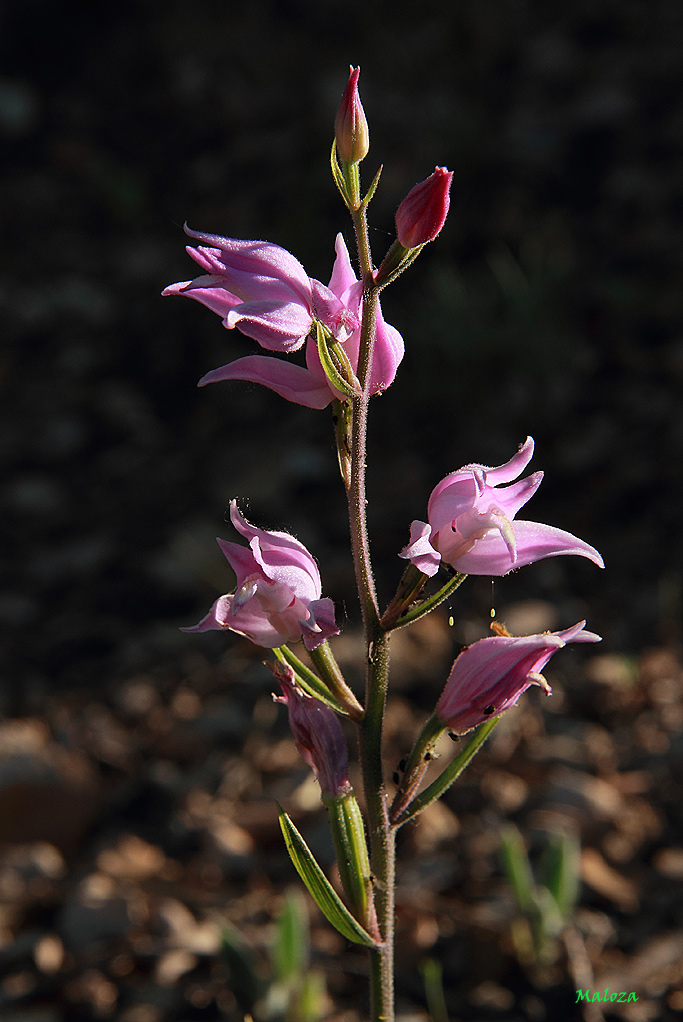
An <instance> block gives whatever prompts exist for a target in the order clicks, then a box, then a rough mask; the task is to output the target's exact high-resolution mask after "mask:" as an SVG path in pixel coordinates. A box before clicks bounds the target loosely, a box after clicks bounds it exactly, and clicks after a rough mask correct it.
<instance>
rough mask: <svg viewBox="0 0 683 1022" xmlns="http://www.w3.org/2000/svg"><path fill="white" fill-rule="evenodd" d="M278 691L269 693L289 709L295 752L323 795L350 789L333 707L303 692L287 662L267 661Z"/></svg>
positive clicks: (335, 795) (336, 794) (343, 745)
mask: <svg viewBox="0 0 683 1022" xmlns="http://www.w3.org/2000/svg"><path fill="white" fill-rule="evenodd" d="M271 670H272V671H273V674H274V675H275V677H276V678H277V679H278V681H279V682H280V687H281V688H282V693H283V694H282V695H281V696H276V695H273V699H274V701H275V702H276V703H284V704H285V706H286V707H287V710H288V712H289V726H290V727H291V729H292V734H293V735H294V742H295V744H296V747H297V751H298V752H299V755H300V756H301V757H302V759H303V760H304V762H306V763H308V765H309V766H310V767H311V769H312V770H313V772H314V774H315V776H316V777H317V778H318V782H319V784H320V790H321V791H322V793H323V795H328V796H331V797H332V798H338V797H339V796H340V795H344V794H346V793H347V792H350V791H351V784H350V783H349V760H348V751H347V747H346V739H345V738H344V732H343V730H342V726H341V724H340V723H339V718H338V717H337V715H336V713H335V712H334V710H331V709H330V707H329V706H325V704H324V703H321V702H320V700H319V699H313V698H312V696H309V695H307V694H306V693H305V692H303V691H302V690H301V689H300V688H299V686H298V685H297V684H296V682H295V680H294V672H293V671H292V669H291V667H289V666H288V665H287V664H274V665H271Z"/></svg>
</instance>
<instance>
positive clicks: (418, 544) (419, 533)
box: [398, 520, 441, 577]
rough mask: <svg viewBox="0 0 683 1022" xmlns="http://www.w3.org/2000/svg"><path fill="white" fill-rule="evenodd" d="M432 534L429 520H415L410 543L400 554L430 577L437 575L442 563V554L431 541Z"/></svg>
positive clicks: (411, 528)
mask: <svg viewBox="0 0 683 1022" xmlns="http://www.w3.org/2000/svg"><path fill="white" fill-rule="evenodd" d="M431 534H432V528H431V526H430V525H428V524H427V522H420V521H417V520H416V521H414V522H413V523H412V525H411V526H410V543H408V545H407V546H404V547H403V550H401V552H400V554H399V555H398V556H399V557H402V558H403V559H404V560H406V561H410V562H411V564H414V565H415V567H416V568H417V570H418V571H421V572H423V574H425V575H429V576H430V577H431V576H432V575H436V573H437V571H438V570H439V565H440V564H441V554H440V553H439V552H438V551H437V550H435V549H434V547H433V546H432V544H431V543H430V542H429V538H430V536H431Z"/></svg>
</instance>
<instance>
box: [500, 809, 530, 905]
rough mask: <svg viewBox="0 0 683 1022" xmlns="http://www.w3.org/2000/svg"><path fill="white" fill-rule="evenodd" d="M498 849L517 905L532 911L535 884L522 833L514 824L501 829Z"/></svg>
mask: <svg viewBox="0 0 683 1022" xmlns="http://www.w3.org/2000/svg"><path fill="white" fill-rule="evenodd" d="M500 850H501V855H502V858H503V866H504V868H505V873H506V875H507V878H508V880H509V881H510V884H511V886H512V890H513V891H514V894H515V899H516V901H517V905H518V906H519V908H520V910H521V911H522V912H532V911H533V909H534V908H535V907H536V884H535V883H534V875H533V873H532V872H531V865H530V863H529V856H528V855H527V853H526V848H525V847H524V841H523V839H522V835H521V834H520V833H519V831H518V830H517V828H516V827H515V826H514V824H509V825H508V826H507V827H504V828H503V830H502V831H501V834H500Z"/></svg>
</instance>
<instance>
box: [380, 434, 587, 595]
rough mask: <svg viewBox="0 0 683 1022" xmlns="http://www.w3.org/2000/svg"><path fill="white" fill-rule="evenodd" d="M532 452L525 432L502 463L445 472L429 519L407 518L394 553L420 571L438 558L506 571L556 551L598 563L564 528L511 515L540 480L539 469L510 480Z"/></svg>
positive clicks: (434, 566) (478, 570)
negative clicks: (405, 539)
mask: <svg viewBox="0 0 683 1022" xmlns="http://www.w3.org/2000/svg"><path fill="white" fill-rule="evenodd" d="M533 453H534V441H533V440H532V438H531V437H527V439H526V442H525V443H524V444H523V445H522V446H521V447H520V449H519V450H518V452H517V454H515V456H514V457H513V458H511V459H510V461H508V462H506V464H505V465H500V466H499V467H498V468H487V467H486V466H485V465H465V466H464V468H461V469H458V471H457V472H451V474H450V475H447V476H446V478H445V479H442V480H441V482H440V483H437V485H436V486H435V487H434V489H433V490H432V493H431V496H430V498H429V504H428V506H427V514H428V517H429V522H428V523H427V522H421V521H414V522H413V523H412V526H411V529H410V543H409V544H408V545H407V546H406V547H404V548H403V550H402V551H401V552H400V554H399V557H403V558H405V559H406V560H409V561H411V562H412V563H413V564H414V565H415V567H416V568H418V569H419V570H420V571H422V572H424V574H425V575H435V574H436V572H437V571H438V568H439V564H440V562H441V561H442V560H443V561H444V562H445V563H446V564H450V565H451V567H452V568H454V569H455V570H456V571H460V572H463V574H465V575H507V573H508V572H509V571H512V570H513V568H520V567H522V566H523V565H525V564H532V563H533V562H534V561H540V560H542V559H543V558H544V557H558V556H560V555H561V554H577V555H579V556H581V557H587V558H588V559H589V560H591V561H593V563H594V564H597V565H598V566H599V567H601V568H604V566H605V565H604V562H603V560H602V557H601V556H600V554H599V553H598V551H597V550H595V549H594V547H592V546H589V545H588V543H584V542H583V540H581V539H577V537H576V536H572V534H571V533H570V532H564V531H563V530H562V529H556V528H554V527H553V526H552V525H542V524H541V523H540V522H524V521H516V520H515V515H516V514H517V512H518V511H519V510H520V508H522V507H523V506H524V504H526V502H527V501H528V500H529V498H530V497H532V496H533V494H534V493H535V492H536V490H537V489H538V487H539V486H540V484H541V480H542V479H543V473H542V472H534V473H533V474H532V475H529V476H527V477H526V478H525V479H520V480H519V481H518V482H516V483H515V482H512V480H514V479H517V476H519V475H520V473H521V472H522V471H523V470H524V469H525V468H526V466H527V465H528V463H529V461H530V460H531V457H532V455H533ZM503 483H510V484H511V485H510V486H503V485H502V484H503Z"/></svg>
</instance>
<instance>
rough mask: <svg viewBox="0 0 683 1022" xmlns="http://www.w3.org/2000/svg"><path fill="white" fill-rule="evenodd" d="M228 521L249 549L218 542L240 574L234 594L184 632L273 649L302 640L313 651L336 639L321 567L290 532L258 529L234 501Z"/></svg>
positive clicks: (332, 610) (214, 606)
mask: <svg viewBox="0 0 683 1022" xmlns="http://www.w3.org/2000/svg"><path fill="white" fill-rule="evenodd" d="M230 519H231V521H232V523H233V525H234V526H235V528H236V529H237V531H238V532H239V533H241V535H242V536H244V537H245V538H246V539H248V540H249V547H244V546H241V545H239V544H237V543H227V542H226V541H225V540H222V539H219V540H218V544H219V546H220V548H221V550H222V551H223V553H224V554H225V557H226V558H227V560H228V561H229V562H230V565H231V567H232V569H233V571H234V572H235V574H236V576H237V587H236V590H235V592H234V593H232V594H230V593H229V594H227V595H225V596H221V597H219V599H218V600H216V602H215V603H214V605H213V606H212V608H211V610H210V611H209V613H208V614H207V615H206V616H205V617H204V618H202V620H201V621H200V622H199V624H197V625H194V626H193V627H191V628H185V629H183V630H184V631H188V632H203V631H207V630H209V629H229V630H230V631H233V632H237V633H238V634H240V635H245V636H246V637H247V638H249V639H251V641H252V642H254V643H256V645H258V646H265V647H269V648H274V647H275V646H281V645H282V644H283V643H284V642H296V641H297V640H298V639H301V638H303V640H304V645H305V646H306V648H307V649H315V648H316V647H317V646H319V645H320V643H321V642H324V641H325V640H326V639H327V638H329V636H330V635H337V634H338V632H339V629H338V628H337V626H336V623H335V620H334V604H333V603H332V600H330V599H329V598H328V597H324V598H321V583H320V573H319V572H318V566H317V564H316V563H315V560H314V559H313V557H312V556H311V555H310V553H309V552H308V550H307V549H306V547H305V546H303V544H302V543H299V541H298V540H296V539H294V537H293V536H289V535H288V534H287V533H284V532H269V531H268V530H266V529H257V528H256V527H255V526H253V525H251V524H250V523H249V522H247V521H246V519H245V518H243V517H242V515H241V514H240V512H239V510H238V509H237V504H236V502H235V501H234V500H233V501H232V502H231V504H230Z"/></svg>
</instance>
